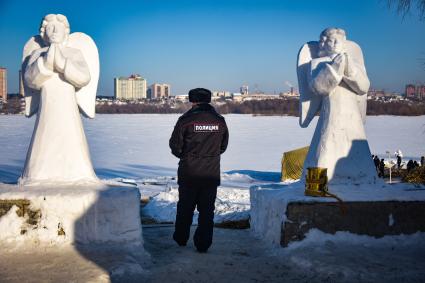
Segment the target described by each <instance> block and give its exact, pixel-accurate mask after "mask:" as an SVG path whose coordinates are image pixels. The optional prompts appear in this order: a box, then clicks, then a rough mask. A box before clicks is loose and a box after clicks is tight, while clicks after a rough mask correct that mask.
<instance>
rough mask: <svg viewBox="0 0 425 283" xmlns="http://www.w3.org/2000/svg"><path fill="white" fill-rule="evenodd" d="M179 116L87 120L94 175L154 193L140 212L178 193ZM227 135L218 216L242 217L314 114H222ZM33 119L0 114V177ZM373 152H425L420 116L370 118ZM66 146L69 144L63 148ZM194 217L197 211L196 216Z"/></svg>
mask: <svg viewBox="0 0 425 283" xmlns="http://www.w3.org/2000/svg"><path fill="white" fill-rule="evenodd" d="M178 116H179V115H160V114H140V115H139V114H137V115H134V114H133V115H97V116H96V118H95V119H94V120H88V119H84V126H85V131H86V136H87V139H88V142H89V146H90V151H91V157H92V161H93V164H94V167H95V170H96V173H97V175H98V176H99V177H100V178H101V179H103V180H104V181H105V182H107V183H111V184H113V183H115V182H120V183H122V182H123V181H124V182H127V183H130V184H134V185H137V186H138V187H139V189H140V191H141V193H142V198H143V197H145V198H148V197H150V198H151V201H150V203H149V204H148V205H147V206H146V207H145V208H144V213H145V214H146V215H148V216H151V217H153V218H155V219H156V220H158V221H173V220H174V217H175V208H176V201H177V199H178V191H177V184H176V180H175V176H176V170H177V163H178V160H177V159H176V158H175V157H173V156H172V155H171V153H170V150H169V147H168V140H169V137H170V135H171V132H172V130H173V127H174V124H175V122H176V121H177V119H178ZM225 118H226V121H227V124H228V127H229V131H230V142H229V147H228V150H227V151H226V153H225V154H224V155H223V157H222V167H221V168H222V171H223V175H222V186H221V187H220V188H219V192H218V198H217V202H216V219H215V220H216V221H224V220H238V219H245V218H246V217H247V216H248V214H249V209H250V204H249V190H248V188H249V187H250V186H252V185H261V184H264V183H273V182H279V179H280V173H279V172H280V166H281V165H280V162H281V158H282V154H283V152H285V151H289V150H292V149H295V148H299V147H303V146H306V145H308V144H309V143H310V140H311V137H312V134H313V131H314V128H315V124H316V121H317V120H314V121H313V123H312V124H311V125H310V126H309V127H308V128H306V129H302V128H300V127H299V125H298V118H296V117H280V116H257V117H254V116H251V115H225ZM34 120H35V118H34V117H33V118H30V119H28V118H25V117H23V116H18V115H11V116H0V137H1V139H0V183H15V182H16V180H17V179H18V178H19V175H20V172H21V170H22V167H23V165H24V162H25V155H26V151H27V149H28V145H29V142H30V139H31V134H32V131H33V126H34ZM366 132H367V136H368V140H369V145H370V148H371V152H372V153H374V154H379V155H380V157H381V158H383V157H385V156H387V155H386V151H387V150H388V151H389V152H390V153H391V154H393V153H394V152H395V151H396V150H398V149H401V151H402V152H403V154H404V156H405V159H410V158H414V159H416V160H419V158H420V156H421V155H424V154H425V143H424V142H423V141H424V140H425V116H419V117H396V116H377V117H368V118H367V123H366ZM64 150H66V149H64ZM195 220H196V217H195Z"/></svg>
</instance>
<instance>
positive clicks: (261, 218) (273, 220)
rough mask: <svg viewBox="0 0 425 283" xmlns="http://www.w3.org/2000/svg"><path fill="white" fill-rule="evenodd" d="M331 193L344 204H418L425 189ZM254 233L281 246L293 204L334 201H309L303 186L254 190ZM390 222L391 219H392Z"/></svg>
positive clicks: (346, 188) (340, 188)
mask: <svg viewBox="0 0 425 283" xmlns="http://www.w3.org/2000/svg"><path fill="white" fill-rule="evenodd" d="M329 191H330V192H331V193H333V194H336V195H338V196H339V197H340V198H341V199H343V200H344V201H419V200H421V201H422V200H425V187H424V186H416V185H410V184H405V183H398V184H392V185H389V184H384V183H382V184H380V185H368V186H367V185H362V186H356V185H334V186H330V187H329ZM250 200H251V223H250V224H251V229H252V231H253V232H254V234H255V235H256V236H258V237H259V238H262V239H263V240H264V241H265V242H266V243H270V244H272V245H280V237H281V229H282V223H283V222H284V221H285V220H286V208H287V206H288V203H290V202H334V201H335V199H333V198H318V197H308V196H305V195H304V184H303V183H302V182H295V183H293V184H289V185H288V184H269V185H263V186H258V185H257V186H252V187H251V188H250ZM389 221H391V219H389Z"/></svg>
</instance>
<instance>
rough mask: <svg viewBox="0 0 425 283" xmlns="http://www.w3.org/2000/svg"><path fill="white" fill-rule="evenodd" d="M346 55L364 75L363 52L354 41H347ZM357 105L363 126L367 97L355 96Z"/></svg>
mask: <svg viewBox="0 0 425 283" xmlns="http://www.w3.org/2000/svg"><path fill="white" fill-rule="evenodd" d="M345 48H346V50H347V53H348V54H350V56H351V57H352V58H353V60H354V61H356V62H357V63H358V64H359V65H360V66H362V67H363V70H364V72H365V73H366V68H365V65H364V59H363V52H362V49H361V48H360V46H359V45H358V44H357V43H355V42H354V41H350V40H347V42H346V46H345ZM356 98H357V104H358V105H359V110H360V114H361V115H362V120H363V124H365V123H366V108H367V95H366V93H365V95H357V96H356Z"/></svg>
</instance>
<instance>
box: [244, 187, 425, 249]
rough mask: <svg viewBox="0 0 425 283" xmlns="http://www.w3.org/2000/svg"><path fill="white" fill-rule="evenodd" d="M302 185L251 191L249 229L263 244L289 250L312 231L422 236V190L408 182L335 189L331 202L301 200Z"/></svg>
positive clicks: (424, 197) (424, 224)
mask: <svg viewBox="0 0 425 283" xmlns="http://www.w3.org/2000/svg"><path fill="white" fill-rule="evenodd" d="M303 188H304V184H303V183H302V182H297V183H293V184H290V185H284V184H271V185H266V186H261V187H259V186H254V187H251V188H250V198H251V223H250V224H251V229H252V230H253V231H254V233H255V234H256V235H257V236H258V237H260V238H262V239H263V240H264V241H265V242H267V243H269V244H274V245H281V246H284V247H286V246H288V245H289V244H290V243H291V242H294V241H300V240H302V239H304V238H305V235H306V234H307V233H308V232H309V231H310V230H311V229H318V230H320V231H322V232H324V233H329V234H335V233H336V232H338V231H348V232H350V233H353V234H359V235H368V236H372V237H376V238H380V237H383V236H386V235H400V234H413V233H416V232H419V231H421V232H425V222H424V221H423V219H425V187H424V186H420V187H417V186H414V185H411V184H405V183H404V184H403V183H400V184H393V185H389V184H382V185H362V186H356V185H339V186H337V185H334V186H330V188H329V189H330V191H331V192H332V193H334V194H336V195H338V196H339V197H340V198H342V199H343V200H344V205H345V209H346V212H345V213H344V214H343V213H342V212H341V211H340V206H339V204H338V203H337V202H336V201H335V199H332V198H322V197H308V196H304V189H303Z"/></svg>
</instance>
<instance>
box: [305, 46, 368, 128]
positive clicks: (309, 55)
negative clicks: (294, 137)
mask: <svg viewBox="0 0 425 283" xmlns="http://www.w3.org/2000/svg"><path fill="white" fill-rule="evenodd" d="M318 51H319V43H318V42H317V41H310V42H307V43H306V44H304V45H303V46H302V47H301V49H300V51H299V53H298V60H297V75H298V88H299V92H300V126H301V127H303V128H305V127H307V126H308V125H309V124H310V122H311V120H312V119H313V118H314V116H315V115H316V114H317V112H318V111H319V110H320V106H321V102H322V97H321V96H320V95H316V94H315V93H314V92H313V91H312V90H311V89H310V87H309V85H308V81H307V74H308V72H309V64H310V61H311V59H313V58H317V57H318ZM346 52H347V53H348V54H350V56H351V57H352V58H353V60H355V61H356V62H357V63H359V65H361V66H363V68H364V60H363V53H362V50H361V48H360V46H359V45H358V44H357V43H355V42H353V41H350V40H347V41H346ZM364 71H365V72H366V69H365V68H364ZM356 99H357V103H358V106H359V110H360V113H361V116H362V120H363V123H365V121H366V104H367V96H366V95H357V96H356Z"/></svg>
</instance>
